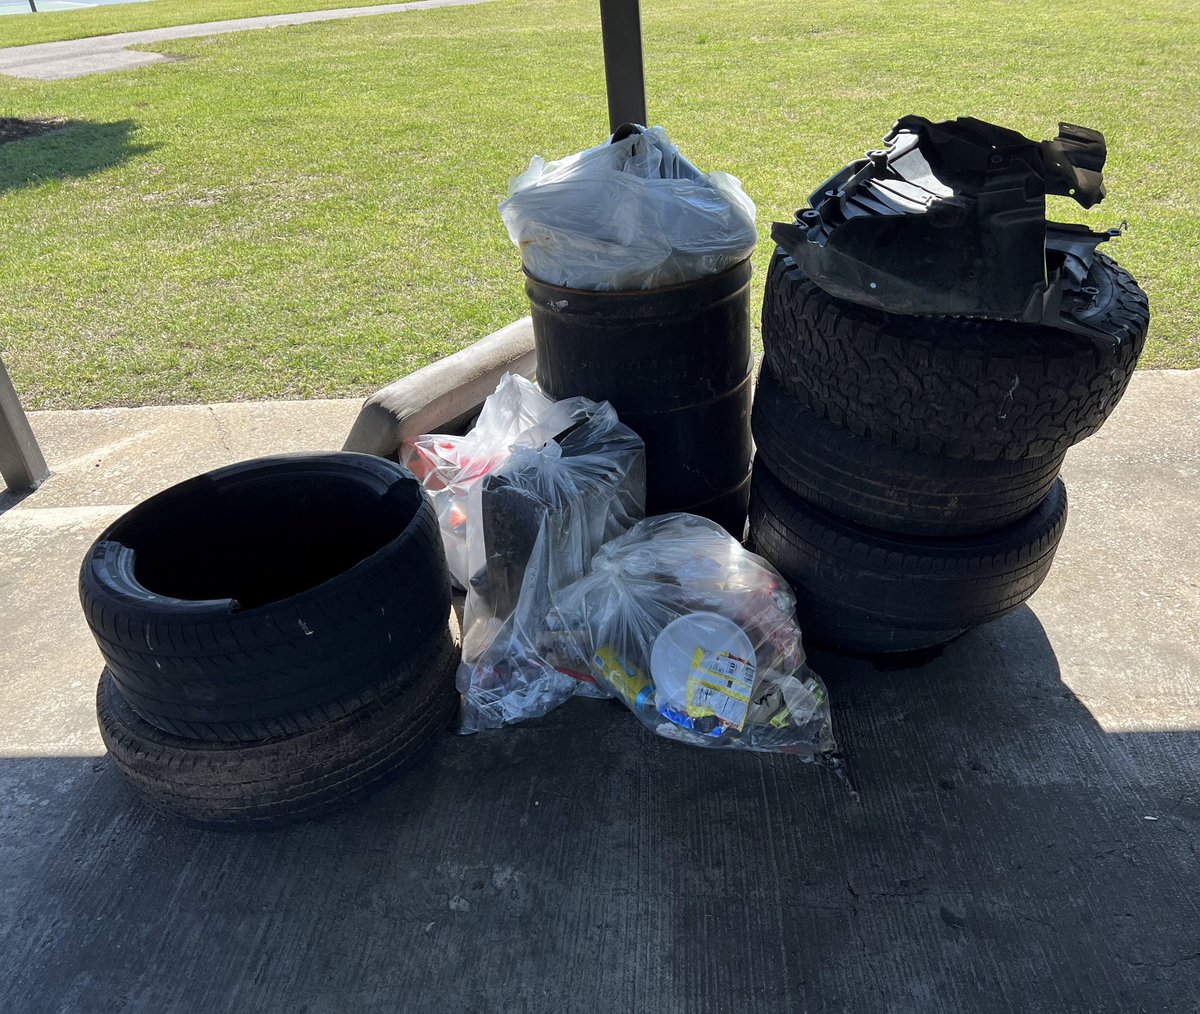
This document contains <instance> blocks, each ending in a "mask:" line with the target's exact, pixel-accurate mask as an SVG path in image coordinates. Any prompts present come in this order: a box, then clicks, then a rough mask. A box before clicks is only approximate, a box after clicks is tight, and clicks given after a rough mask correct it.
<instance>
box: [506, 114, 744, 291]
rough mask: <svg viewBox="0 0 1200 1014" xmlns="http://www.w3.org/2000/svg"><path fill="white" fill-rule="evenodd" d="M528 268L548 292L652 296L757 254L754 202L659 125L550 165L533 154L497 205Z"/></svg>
mask: <svg viewBox="0 0 1200 1014" xmlns="http://www.w3.org/2000/svg"><path fill="white" fill-rule="evenodd" d="M500 216H501V218H503V220H504V224H505V226H506V227H507V228H508V234H509V236H510V238H511V239H512V241H513V243H515V244H516V245H517V247H518V249H520V251H521V258H522V261H523V263H524V266H525V270H526V271H528V272H529V274H531V275H532V276H533V277H534V278H537V279H540V280H541V281H543V282H548V283H550V284H552V285H563V286H567V287H569V288H576V289H590V290H598V291H614V290H616V291H628V290H631V289H651V288H658V287H660V286H666V285H675V284H679V283H681V282H689V281H694V280H696V279H698V278H704V277H707V276H709V275H714V274H718V273H719V272H721V271H724V270H726V269H727V268H730V267H732V266H733V265H734V264H737V263H738V262H739V261H741V260H744V259H745V258H746V257H748V256H750V254H751V253H752V252H753V251H754V246H755V244H756V242H757V241H758V233H757V231H756V230H755V226H754V217H755V208H754V202H753V201H752V200H751V199H750V198H749V197H748V196H747V194H746V192H745V191H744V190H743V189H742V185H741V183H740V181H738V180H737V179H736V178H735V177H733V176H730V175H728V174H726V173H721V172H711V173H702V172H701V171H700V170H699V169H697V168H696V167H695V166H694V165H692V163H691V162H689V161H688V160H687V159H686V158H684V157H683V156H682V155H681V154H680V153H679V149H678V148H676V147H675V145H674V144H672V143H671V140H670V138H669V137H668V136H667V132H666V131H665V130H664V129H663V128H662V127H652V128H650V129H649V130H644V129H643V128H642V127H638V126H634V125H628V126H626V127H623V128H621V130H619V131H618V132H617V133H616V134H614V135H613V137H612V139H611V140H610V141H608V142H607V143H605V144H602V145H598V146H597V147H595V148H588V149H587V150H586V151H581V152H579V153H578V154H575V155H570V156H568V157H567V158H564V159H560V160H559V161H556V162H547V161H545V160H544V159H543V158H542V157H541V156H540V155H539V156H535V157H534V158H533V160H532V161H531V162H530V164H529V168H528V169H527V170H526V171H525V172H524V173H522V174H521V175H520V176H517V177H515V178H514V179H513V180H511V181H510V183H509V196H508V198H507V199H506V200H505V201H503V202H502V203H501V204H500Z"/></svg>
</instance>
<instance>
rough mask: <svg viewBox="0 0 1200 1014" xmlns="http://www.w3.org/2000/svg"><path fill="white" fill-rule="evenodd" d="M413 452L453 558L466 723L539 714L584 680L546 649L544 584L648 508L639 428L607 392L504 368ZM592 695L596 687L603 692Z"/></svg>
mask: <svg viewBox="0 0 1200 1014" xmlns="http://www.w3.org/2000/svg"><path fill="white" fill-rule="evenodd" d="M405 457H406V460H407V461H412V462H413V465H412V466H410V467H414V466H415V468H416V470H417V474H418V475H420V476H421V477H422V479H423V481H424V482H425V483H426V488H427V489H429V490H430V495H431V496H432V497H433V499H434V503H435V505H436V506H437V509H438V516H439V519H440V521H441V523H442V536H443V541H445V542H446V546H447V552H448V555H453V557H454V558H455V561H456V563H455V565H456V566H459V567H461V568H462V569H461V570H460V573H462V574H463V577H462V579H461V583H462V584H463V585H465V586H466V589H467V599H466V604H465V606H464V612H463V662H462V664H461V666H460V667H459V672H458V688H459V691H460V692H461V693H462V695H463V714H462V719H463V721H462V727H461V731H462V732H476V731H478V730H480V729H487V728H495V727H498V726H501V725H506V724H510V723H512V722H517V721H521V720H523V719H527V718H533V717H536V716H539V715H544V714H545V713H546V712H547V711H549V710H551V709H552V708H554V707H557V706H558V705H559V704H561V703H562V702H563V701H565V700H566V699H567V698H568V697H570V696H571V695H572V694H574V693H576V692H580V691H582V692H584V693H589V692H590V693H593V694H597V693H599V691H596V690H595V688H594V685H593V684H592V683H591V681H590V678H588V677H586V676H585V677H584V678H583V679H581V678H579V677H578V676H576V675H571V674H568V673H564V672H561V671H559V670H558V669H557V668H555V666H554V665H552V664H551V663H549V662H548V661H547V660H546V658H545V653H546V651H547V650H548V645H550V644H552V642H553V635H551V634H550V632H549V631H548V629H547V627H546V619H547V615H548V613H549V611H550V604H551V601H552V597H553V595H554V594H555V593H556V592H558V591H559V590H560V589H561V588H563V587H565V586H566V585H568V584H571V583H572V582H574V581H576V580H578V579H579V578H580V577H582V576H583V575H584V574H585V573H586V572H587V568H588V565H589V564H590V562H591V560H592V557H593V556H594V555H595V553H596V551H597V550H598V549H599V548H600V546H601V545H603V544H604V543H605V542H607V541H609V540H610V539H613V538H615V537H616V536H618V535H621V534H622V533H623V532H625V531H627V530H628V529H629V528H630V527H631V526H632V525H634V524H635V523H636V522H637V521H638V520H640V519H641V518H642V517H643V516H644V515H645V504H646V463H645V462H646V454H645V445H644V444H643V443H642V439H641V438H640V437H639V436H638V435H637V434H635V433H634V432H633V431H632V430H631V429H629V427H627V426H624V425H622V424H621V422H620V421H619V420H618V419H617V414H616V412H615V411H614V409H613V407H612V406H611V405H610V404H608V402H600V403H597V402H593V401H590V400H589V399H587V398H570V399H566V400H564V401H560V402H553V401H551V400H550V399H548V398H546V397H545V395H543V394H542V393H541V392H540V391H539V390H538V389H537V387H536V386H535V385H534V384H532V383H530V382H529V381H527V380H525V379H524V378H522V377H513V376H505V377H504V378H503V379H502V380H501V382H500V385H499V387H498V388H497V389H496V392H495V393H494V394H493V395H491V397H489V398H488V400H487V402H486V403H485V404H484V408H483V411H482V412H481V413H480V417H479V422H478V424H477V425H476V427H475V429H474V430H472V431H471V432H470V433H468V434H467V435H466V436H464V437H439V436H429V437H422V438H420V440H418V441H417V442H416V444H415V445H414V446H413V448H412V449H411V451H410V452H409V453H408V454H406V456H405ZM601 696H603V695H602V694H601Z"/></svg>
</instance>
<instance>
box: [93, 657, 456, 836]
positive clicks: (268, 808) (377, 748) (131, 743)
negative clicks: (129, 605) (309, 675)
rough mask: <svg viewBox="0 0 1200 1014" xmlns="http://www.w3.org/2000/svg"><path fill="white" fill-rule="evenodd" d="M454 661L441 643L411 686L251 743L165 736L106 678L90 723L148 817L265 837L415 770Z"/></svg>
mask: <svg viewBox="0 0 1200 1014" xmlns="http://www.w3.org/2000/svg"><path fill="white" fill-rule="evenodd" d="M458 660H459V649H458V646H457V644H456V643H455V638H453V637H446V638H444V639H443V644H442V647H441V648H440V649H439V651H438V652H437V654H435V655H432V656H430V657H428V658H426V660H425V663H426V667H425V671H424V672H423V673H422V674H421V675H420V676H419V677H418V678H416V679H410V680H402V681H399V682H394V683H392V684H391V685H390V687H389V689H388V691H387V692H386V693H384V694H382V695H380V696H379V697H378V698H377V699H376V700H374V701H373V702H372V703H370V704H368V705H366V706H364V707H361V708H358V709H357V710H355V711H351V712H349V713H347V714H345V715H343V716H341V717H340V718H337V719H335V720H333V721H330V722H327V723H325V724H323V725H319V726H317V727H315V728H313V729H310V730H308V731H306V732H302V733H299V734H297V735H291V736H281V737H276V738H273V739H268V740H264V741H262V742H258V743H204V742H200V741H197V740H194V739H186V738H183V737H181V736H174V735H171V734H170V733H167V732H164V731H162V730H161V729H159V728H158V727H157V726H154V725H151V724H150V723H149V722H147V721H146V720H145V719H143V718H142V717H141V716H140V715H139V714H138V713H137V712H136V711H134V709H133V708H132V707H130V705H129V702H128V701H126V700H125V698H124V697H123V696H122V694H121V691H120V688H119V687H118V686H117V682H116V680H115V679H114V678H113V674H112V672H111V671H110V670H108V669H105V670H104V672H103V674H102V675H101V677H100V684H99V687H98V689H97V697H96V713H97V718H98V721H99V725H100V735H101V737H102V738H103V740H104V745H105V746H106V747H108V752H109V755H110V756H111V757H112V760H113V763H114V765H115V766H116V769H117V771H118V772H119V773H120V774H121V776H122V777H123V778H124V779H125V780H126V782H128V784H129V785H130V786H131V787H132V788H133V790H134V791H135V792H136V793H137V794H138V795H139V796H140V797H141V798H142V799H143V800H144V801H145V802H146V803H147V804H149V806H151V807H152V808H153V809H155V810H157V811H159V812H161V813H166V814H169V815H170V816H173V817H177V818H180V819H182V820H185V821H187V822H189V823H193V824H199V825H201V826H204V827H213V828H219V829H238V828H260V827H270V826H274V825H278V824H287V823H291V822H294V821H297V820H305V819H309V818H313V817H318V816H321V815H323V814H325V813H328V812H330V811H332V810H334V809H337V808H339V807H341V806H343V805H344V804H346V803H348V802H350V801H351V800H353V799H355V798H356V797H359V796H362V795H364V794H365V793H367V792H369V791H371V790H373V789H375V788H377V787H379V786H380V785H382V784H383V783H384V782H385V781H386V780H387V779H388V778H389V777H390V776H392V775H394V774H396V773H397V772H398V771H399V770H400V769H401V768H403V767H404V766H405V765H407V764H408V763H409V762H411V761H412V760H414V759H415V758H416V757H417V756H418V755H419V754H420V753H421V752H422V750H423V749H424V748H425V747H426V746H427V745H428V744H429V743H430V742H431V741H432V740H433V739H434V738H435V737H436V736H438V735H439V734H441V733H443V732H445V731H446V730H447V729H448V728H449V726H450V724H451V722H452V721H453V719H454V716H455V714H456V711H457V706H458V695H457V693H456V691H455V688H454V673H455V669H456V667H457V665H458Z"/></svg>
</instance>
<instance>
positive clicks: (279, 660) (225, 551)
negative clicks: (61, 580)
mask: <svg viewBox="0 0 1200 1014" xmlns="http://www.w3.org/2000/svg"><path fill="white" fill-rule="evenodd" d="M79 594H80V601H81V603H82V605H83V611H84V615H85V617H86V618H87V622H88V625H89V627H90V628H91V631H92V634H93V636H94V637H95V639H96V643H97V645H98V646H99V648H100V653H101V654H102V655H103V657H104V661H105V663H106V665H107V666H108V669H109V670H110V672H111V673H112V678H113V680H114V681H115V682H116V684H117V686H118V687H119V688H120V691H121V695H122V698H123V699H124V701H126V702H127V703H128V705H129V706H131V707H132V708H133V709H134V710H135V711H136V712H137V713H138V714H139V715H140V716H141V717H142V718H144V719H145V720H146V721H148V722H150V723H152V724H154V725H156V726H158V727H159V728H160V729H162V730H164V731H166V732H170V733H174V734H175V735H178V736H183V737H190V738H194V739H198V740H219V741H224V742H250V741H255V740H262V739H268V738H272V737H279V736H286V735H294V734H297V733H300V732H303V731H305V730H309V729H315V728H318V727H320V726H322V725H324V724H326V723H327V722H329V721H331V720H336V719H339V718H341V717H344V716H345V715H347V714H349V713H350V712H352V711H354V710H356V709H358V708H360V707H361V706H363V705H365V704H366V703H368V702H369V701H371V700H373V699H374V698H375V697H376V696H377V694H378V693H379V686H378V685H379V684H381V683H385V682H391V683H394V682H397V681H403V680H405V679H410V678H412V677H413V675H414V674H416V673H419V672H423V671H424V670H425V668H426V666H427V665H428V660H429V657H431V656H434V655H437V654H438V653H439V652H441V651H442V650H443V649H444V647H445V642H446V639H447V636H448V635H447V633H446V622H445V621H446V615H447V613H448V612H449V609H450V578H449V572H448V570H447V567H446V560H445V552H444V550H443V548H442V543H441V537H440V535H439V533H438V526H437V518H436V515H435V513H434V510H433V506H432V504H431V503H430V502H429V499H428V497H427V496H426V495H425V493H424V491H423V490H422V489H421V486H420V483H419V482H418V481H417V480H416V478H415V477H413V475H412V474H411V473H409V472H408V471H406V470H405V469H403V468H401V467H400V466H399V465H397V464H396V463H394V462H390V461H386V460H384V459H383V458H377V457H374V456H371V455H365V454H317V455H281V456H278V457H273V458H262V459H258V460H256V461H249V462H243V463H240V464H237V465H231V466H228V467H227V468H223V469H218V470H217V471H215V472H210V473H208V474H206V475H202V476H199V477H197V478H195V479H191V480H189V481H188V482H185V483H182V484H180V485H178V486H175V487H172V488H171V489H168V490H166V491H165V492H164V493H161V494H159V495H158V496H156V497H152V498H151V499H149V500H147V501H146V502H145V503H143V504H141V505H140V506H139V507H136V508H134V510H132V511H130V512H129V513H128V514H126V515H125V516H123V517H122V518H120V519H119V520H118V521H116V522H115V523H114V524H113V525H112V526H111V527H110V528H109V529H108V530H107V531H106V532H104V533H103V534H102V535H101V536H100V537H99V539H98V540H97V541H96V543H95V545H94V546H93V547H92V549H91V550H90V551H89V552H88V555H87V557H86V558H85V560H84V562H83V566H82V568H81V571H80V579H79Z"/></svg>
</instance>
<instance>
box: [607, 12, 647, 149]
mask: <svg viewBox="0 0 1200 1014" xmlns="http://www.w3.org/2000/svg"><path fill="white" fill-rule="evenodd" d="M600 30H601V32H602V33H603V35H604V77H605V81H606V82H607V84H608V129H609V130H612V131H615V130H616V129H617V127H619V126H620V125H621V124H622V123H640V124H643V125H644V126H649V124H648V123H647V122H646V73H645V68H644V66H643V63H642V12H641V5H640V4H639V2H638V0H600Z"/></svg>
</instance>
